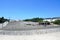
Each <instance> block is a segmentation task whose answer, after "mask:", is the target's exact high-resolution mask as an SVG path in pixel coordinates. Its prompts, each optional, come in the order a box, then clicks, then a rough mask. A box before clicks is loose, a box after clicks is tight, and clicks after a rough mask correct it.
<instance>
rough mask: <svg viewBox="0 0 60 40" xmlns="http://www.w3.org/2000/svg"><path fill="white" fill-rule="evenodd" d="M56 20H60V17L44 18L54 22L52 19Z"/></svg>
mask: <svg viewBox="0 0 60 40" xmlns="http://www.w3.org/2000/svg"><path fill="white" fill-rule="evenodd" d="M55 20H60V17H53V18H44V20H43V21H48V22H52V21H55Z"/></svg>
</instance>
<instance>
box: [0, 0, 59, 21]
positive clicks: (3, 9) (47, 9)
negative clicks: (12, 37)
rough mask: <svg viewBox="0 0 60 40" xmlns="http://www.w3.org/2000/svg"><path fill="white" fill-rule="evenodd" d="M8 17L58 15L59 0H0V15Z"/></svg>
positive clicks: (27, 17)
mask: <svg viewBox="0 0 60 40" xmlns="http://www.w3.org/2000/svg"><path fill="white" fill-rule="evenodd" d="M2 16H3V17H5V18H10V19H21V20H22V19H29V18H36V17H40V18H48V17H60V0H0V17H2Z"/></svg>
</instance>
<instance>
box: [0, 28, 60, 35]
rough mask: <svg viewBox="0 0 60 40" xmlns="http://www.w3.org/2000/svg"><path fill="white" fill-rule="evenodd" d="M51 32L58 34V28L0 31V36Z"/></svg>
mask: <svg viewBox="0 0 60 40" xmlns="http://www.w3.org/2000/svg"><path fill="white" fill-rule="evenodd" d="M53 32H60V28H50V29H39V30H23V31H8V30H0V35H36V34H38V35H40V34H47V33H53Z"/></svg>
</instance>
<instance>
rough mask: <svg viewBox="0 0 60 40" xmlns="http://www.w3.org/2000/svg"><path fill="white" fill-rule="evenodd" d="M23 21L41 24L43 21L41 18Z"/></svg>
mask: <svg viewBox="0 0 60 40" xmlns="http://www.w3.org/2000/svg"><path fill="white" fill-rule="evenodd" d="M24 21H32V22H42V21H43V18H32V19H25V20H24Z"/></svg>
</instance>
